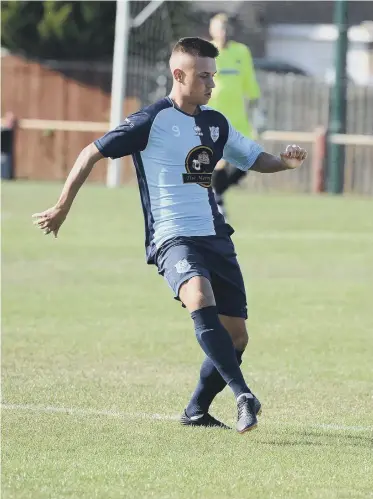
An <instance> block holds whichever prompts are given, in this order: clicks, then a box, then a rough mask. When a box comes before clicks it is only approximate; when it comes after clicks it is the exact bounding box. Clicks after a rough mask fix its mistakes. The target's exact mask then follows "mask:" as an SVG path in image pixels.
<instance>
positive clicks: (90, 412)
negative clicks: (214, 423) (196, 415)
mask: <svg viewBox="0 0 373 499" xmlns="http://www.w3.org/2000/svg"><path fill="white" fill-rule="evenodd" d="M1 408H2V409H7V410H11V411H30V412H44V413H54V414H69V415H72V416H108V417H113V418H123V419H125V418H127V419H136V418H142V419H158V420H161V421H177V420H178V419H179V418H178V417H177V416H167V415H166V414H147V413H143V412H117V411H106V410H97V409H79V408H74V407H54V406H43V405H31V404H24V405H23V404H1Z"/></svg>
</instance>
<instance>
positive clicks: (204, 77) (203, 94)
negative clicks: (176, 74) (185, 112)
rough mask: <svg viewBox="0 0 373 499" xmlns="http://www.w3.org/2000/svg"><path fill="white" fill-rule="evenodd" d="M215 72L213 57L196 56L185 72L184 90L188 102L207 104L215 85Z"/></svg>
mask: <svg viewBox="0 0 373 499" xmlns="http://www.w3.org/2000/svg"><path fill="white" fill-rule="evenodd" d="M215 73H216V63H215V59H213V58H210V57H196V58H195V64H194V65H193V67H192V68H190V70H189V71H187V72H186V75H185V76H186V78H185V90H186V92H187V94H188V99H189V101H190V103H192V104H195V105H196V106H198V105H203V104H207V103H208V101H209V100H210V98H211V94H212V89H213V88H214V87H215V83H214V76H215Z"/></svg>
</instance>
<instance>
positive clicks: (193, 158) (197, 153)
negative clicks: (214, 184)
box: [183, 145, 215, 188]
mask: <svg viewBox="0 0 373 499" xmlns="http://www.w3.org/2000/svg"><path fill="white" fill-rule="evenodd" d="M213 155H214V152H213V150H212V149H210V148H209V147H207V146H202V145H201V146H197V147H194V148H193V149H192V150H191V151H189V153H188V156H187V157H186V159H185V169H186V171H187V172H188V173H183V183H184V184H198V185H200V186H201V187H206V188H207V187H210V186H211V177H212V172H213V170H214V167H215V162H214V159H213Z"/></svg>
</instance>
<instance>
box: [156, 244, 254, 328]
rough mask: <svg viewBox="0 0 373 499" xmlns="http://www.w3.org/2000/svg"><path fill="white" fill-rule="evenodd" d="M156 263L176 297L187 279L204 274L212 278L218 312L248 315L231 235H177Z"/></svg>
mask: <svg viewBox="0 0 373 499" xmlns="http://www.w3.org/2000/svg"><path fill="white" fill-rule="evenodd" d="M155 263H156V265H157V267H158V272H159V274H160V275H162V276H163V277H164V278H165V280H166V281H167V283H168V285H169V286H170V288H171V289H172V290H173V292H174V295H175V298H176V299H179V298H178V296H179V290H180V287H181V285H182V284H183V283H184V282H186V281H188V280H189V279H191V278H192V277H195V276H203V277H206V278H207V279H208V280H209V281H210V282H211V286H212V289H213V291H214V296H215V301H216V306H217V309H218V313H219V314H222V315H228V316H231V317H242V318H244V319H247V303H246V292H245V285H244V282H243V277H242V273H241V269H240V266H239V265H238V261H237V256H236V252H235V249H234V245H233V242H232V239H231V238H230V236H228V235H224V236H217V235H216V236H197V237H175V238H173V239H170V240H168V241H166V242H165V243H164V244H163V245H162V246H161V248H160V249H159V250H158V251H157V254H156V256H155Z"/></svg>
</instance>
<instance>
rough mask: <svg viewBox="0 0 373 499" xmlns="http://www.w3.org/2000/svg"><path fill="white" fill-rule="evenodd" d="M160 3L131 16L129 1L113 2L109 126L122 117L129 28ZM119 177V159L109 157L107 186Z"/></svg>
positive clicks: (154, 1)
mask: <svg viewBox="0 0 373 499" xmlns="http://www.w3.org/2000/svg"><path fill="white" fill-rule="evenodd" d="M163 2H164V0H152V1H151V2H150V3H148V5H147V6H146V7H145V8H144V9H143V10H142V11H141V12H140V13H139V14H138V15H137V16H136V17H135V18H134V19H131V17H130V0H117V2H116V18H115V37H114V54H113V69H112V85H111V110H110V129H113V128H115V127H116V126H118V125H119V124H120V122H121V121H122V119H123V101H124V97H125V91H126V83H127V65H128V46H129V36H130V30H131V29H132V28H139V27H140V26H141V25H142V24H144V23H145V21H146V20H147V19H148V18H149V17H150V16H151V15H152V14H153V13H154V12H155V11H156V10H157V9H158V8H159V7H160V6H161V5H162V4H163ZM120 180H121V160H120V159H110V160H109V166H108V170H107V178H106V185H107V187H117V186H119V184H120Z"/></svg>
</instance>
